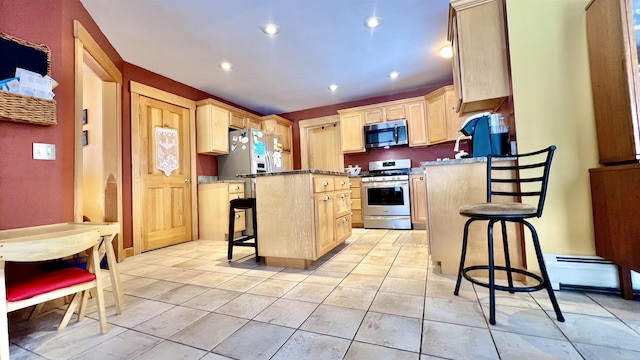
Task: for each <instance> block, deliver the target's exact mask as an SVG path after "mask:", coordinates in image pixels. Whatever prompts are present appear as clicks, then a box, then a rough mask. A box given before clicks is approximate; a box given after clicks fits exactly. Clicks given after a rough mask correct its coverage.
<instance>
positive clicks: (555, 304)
mask: <svg viewBox="0 0 640 360" xmlns="http://www.w3.org/2000/svg"><path fill="white" fill-rule="evenodd" d="M522 223H523V224H524V225H525V226H526V227H528V228H529V230H530V231H531V237H532V239H533V246H534V247H535V249H536V257H537V258H538V265H539V266H540V272H542V278H543V279H544V284H545V287H546V289H547V293H548V294H549V299H550V300H551V304H552V305H553V311H555V312H556V318H557V319H558V321H560V322H564V316H562V311H560V306H559V305H558V301H557V300H556V295H555V293H554V292H553V288H551V281H549V274H548V273H547V266H546V265H545V264H544V258H543V257H542V249H541V248H540V241H538V233H537V232H536V229H535V228H534V227H533V225H531V224H529V222H527V221H524V220H523V221H522Z"/></svg>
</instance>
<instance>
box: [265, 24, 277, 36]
mask: <svg viewBox="0 0 640 360" xmlns="http://www.w3.org/2000/svg"><path fill="white" fill-rule="evenodd" d="M262 32H263V33H265V34H267V35H276V34H278V33H279V32H280V28H279V27H278V26H277V25H276V24H267V25H265V26H263V27H262Z"/></svg>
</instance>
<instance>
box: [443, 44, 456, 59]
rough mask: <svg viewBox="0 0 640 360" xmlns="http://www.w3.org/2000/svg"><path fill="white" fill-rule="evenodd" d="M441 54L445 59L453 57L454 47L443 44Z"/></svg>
mask: <svg viewBox="0 0 640 360" xmlns="http://www.w3.org/2000/svg"><path fill="white" fill-rule="evenodd" d="M440 56H442V57H443V58H445V59H450V58H451V57H453V48H451V45H447V46H443V47H442V49H440Z"/></svg>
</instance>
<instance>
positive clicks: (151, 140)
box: [132, 96, 192, 251]
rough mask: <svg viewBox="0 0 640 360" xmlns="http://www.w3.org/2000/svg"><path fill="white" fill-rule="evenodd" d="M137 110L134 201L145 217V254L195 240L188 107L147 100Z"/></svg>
mask: <svg viewBox="0 0 640 360" xmlns="http://www.w3.org/2000/svg"><path fill="white" fill-rule="evenodd" d="M138 109H139V124H138V134H137V135H138V136H139V142H138V145H139V146H138V147H137V148H135V149H132V152H133V156H137V157H138V158H139V164H140V166H139V168H138V169H135V168H134V169H133V171H134V172H136V171H137V172H138V174H137V175H138V176H139V179H140V192H139V194H137V195H138V196H139V197H138V198H134V199H133V201H134V202H136V201H139V205H140V207H139V209H140V211H141V214H140V215H141V216H142V222H141V224H140V227H141V229H140V231H141V234H140V235H141V240H142V249H141V250H142V251H148V250H152V249H157V248H160V247H164V246H168V245H173V244H177V243H181V242H184V241H188V240H191V239H192V234H191V226H192V223H191V221H192V219H191V186H192V185H191V161H190V150H191V141H190V130H189V129H190V127H189V126H190V125H189V109H186V108H183V107H180V106H177V105H172V104H169V103H166V102H163V101H159V100H155V99H152V98H148V97H145V96H140V98H139V106H138ZM174 157H175V159H174ZM163 160H164V161H163ZM167 164H168V165H167ZM160 168H164V170H161V169H160ZM171 169H173V170H171Z"/></svg>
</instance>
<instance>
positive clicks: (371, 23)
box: [364, 16, 380, 29]
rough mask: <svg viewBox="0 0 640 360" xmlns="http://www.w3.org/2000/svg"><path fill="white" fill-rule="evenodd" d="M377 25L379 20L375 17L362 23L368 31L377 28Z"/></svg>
mask: <svg viewBox="0 0 640 360" xmlns="http://www.w3.org/2000/svg"><path fill="white" fill-rule="evenodd" d="M379 25H380V18H379V17H377V16H372V17H370V18H368V19H367V20H365V22H364V26H366V27H368V28H369V29H374V28H377V27H378V26H379Z"/></svg>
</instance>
